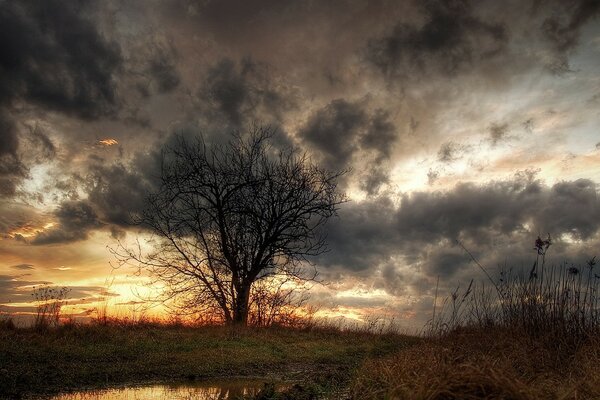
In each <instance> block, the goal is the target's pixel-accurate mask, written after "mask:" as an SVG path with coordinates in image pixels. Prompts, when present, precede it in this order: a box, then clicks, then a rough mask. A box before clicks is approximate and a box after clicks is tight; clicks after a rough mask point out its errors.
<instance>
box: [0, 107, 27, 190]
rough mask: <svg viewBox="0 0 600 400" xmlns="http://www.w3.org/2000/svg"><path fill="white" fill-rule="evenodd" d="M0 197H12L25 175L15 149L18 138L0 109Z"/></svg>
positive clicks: (9, 120) (12, 125) (13, 126)
mask: <svg viewBox="0 0 600 400" xmlns="http://www.w3.org/2000/svg"><path fill="white" fill-rule="evenodd" d="M0 138H1V139H2V140H0V198H2V197H12V196H14V195H15V193H16V191H17V186H18V184H19V183H20V182H21V181H22V180H23V179H24V178H25V177H26V176H27V174H28V169H27V168H26V167H25V165H24V164H23V162H22V160H21V158H20V156H19V154H18V152H17V150H18V148H19V138H18V136H17V131H16V128H15V124H14V122H13V121H12V119H11V118H10V117H9V116H8V115H7V114H6V113H5V112H4V111H3V110H2V109H0Z"/></svg>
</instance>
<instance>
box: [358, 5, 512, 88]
mask: <svg viewBox="0 0 600 400" xmlns="http://www.w3.org/2000/svg"><path fill="white" fill-rule="evenodd" d="M421 4H422V5H421V8H422V10H421V11H422V14H423V22H421V23H420V24H419V23H416V24H415V23H406V22H400V23H398V24H397V25H396V26H395V28H394V29H393V31H392V32H391V33H390V34H389V35H388V36H385V37H382V38H377V39H372V40H370V41H369V43H368V47H367V59H368V60H369V61H370V62H371V63H372V64H373V65H375V66H376V67H377V68H378V69H379V70H381V72H382V73H383V74H385V76H387V77H402V78H408V77H411V78H414V77H417V76H421V75H423V74H424V73H441V74H443V75H446V76H454V75H456V74H458V73H461V72H463V71H464V70H466V69H468V68H471V67H473V66H474V65H476V64H479V63H481V62H483V61H490V60H493V59H494V58H495V57H496V56H498V55H500V54H502V53H503V52H504V51H505V50H506V46H507V42H508V34H507V32H506V29H505V27H504V26H503V25H502V24H500V23H495V22H488V21H484V20H482V19H480V18H479V17H477V16H476V15H475V13H474V11H473V6H472V4H471V2H470V1H452V2H448V1H427V2H424V3H421Z"/></svg>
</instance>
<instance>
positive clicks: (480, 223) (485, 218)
mask: <svg viewBox="0 0 600 400" xmlns="http://www.w3.org/2000/svg"><path fill="white" fill-rule="evenodd" d="M599 231H600V200H599V198H598V193H597V188H596V184H594V183H593V182H591V181H589V180H585V179H580V180H576V181H566V182H560V183H557V184H555V185H553V186H547V185H545V184H543V183H542V182H540V181H538V180H535V179H533V177H532V176H526V175H520V176H518V177H516V178H515V179H511V180H506V181H496V182H489V183H487V184H485V185H475V184H471V183H461V184H458V185H457V186H456V187H455V188H453V189H451V190H449V191H447V192H415V193H412V194H410V195H405V196H404V197H403V198H402V201H401V204H400V206H399V207H395V206H394V205H393V203H392V202H391V201H390V200H386V199H385V198H378V199H377V200H376V201H374V200H370V201H363V202H360V203H355V204H349V205H347V206H345V207H344V208H342V209H341V210H340V219H339V220H336V221H334V222H333V223H332V224H331V226H330V228H329V236H328V238H329V242H330V244H331V248H332V250H331V252H329V253H327V254H326V255H324V256H323V257H322V259H320V260H319V263H320V264H322V265H324V266H330V267H333V266H337V267H341V268H346V269H348V270H353V271H357V272H359V271H362V272H360V273H365V272H366V271H368V270H371V271H373V268H374V267H375V266H377V265H380V264H381V263H388V262H389V260H390V259H392V258H393V257H401V260H402V261H401V262H403V263H406V265H422V270H423V272H425V273H426V274H435V275H438V274H439V275H443V276H448V277H450V276H451V275H453V274H455V273H458V272H459V271H461V270H462V269H464V267H465V265H466V264H465V263H466V262H467V261H468V260H467V259H466V258H465V257H463V256H464V254H462V253H461V250H460V249H457V248H455V247H454V243H455V241H456V240H460V241H462V242H463V243H466V244H467V245H468V246H469V248H470V250H471V251H472V252H473V253H474V254H477V255H478V256H483V257H486V254H487V253H488V252H494V254H495V252H496V251H497V248H496V247H495V244H498V245H499V246H501V247H502V251H501V252H500V253H501V254H495V255H494V258H490V259H489V261H490V262H491V263H492V265H495V264H496V263H498V262H500V261H502V260H501V257H503V256H506V255H508V254H510V255H511V256H510V258H509V260H508V261H509V262H511V263H512V262H515V263H517V264H521V263H523V265H524V264H527V263H528V262H529V261H527V260H531V249H532V246H533V240H534V239H535V237H536V236H537V235H538V234H541V233H546V232H550V234H551V235H552V236H553V237H555V238H556V241H557V245H556V246H555V247H554V248H555V249H557V248H559V247H561V246H562V250H561V254H565V255H567V254H568V255H570V256H573V254H574V253H573V252H571V251H570V250H569V249H570V248H576V245H573V246H571V247H570V245H569V243H568V242H565V241H563V240H562V239H561V237H562V235H565V234H567V235H570V236H571V237H574V238H576V239H580V240H582V241H583V242H586V241H588V240H593V238H594V237H596V235H597V234H598V232H599ZM505 249H509V250H506V251H505ZM512 255H514V257H512ZM490 257H491V256H490ZM575 258H577V259H579V258H581V257H575ZM575 258H573V259H575Z"/></svg>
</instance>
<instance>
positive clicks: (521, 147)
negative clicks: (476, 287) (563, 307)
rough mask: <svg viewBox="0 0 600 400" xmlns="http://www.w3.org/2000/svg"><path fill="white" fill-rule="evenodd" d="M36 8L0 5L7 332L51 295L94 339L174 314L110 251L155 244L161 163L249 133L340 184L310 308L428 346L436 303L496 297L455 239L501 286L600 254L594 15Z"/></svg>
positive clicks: (0, 192) (598, 57)
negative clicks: (41, 292) (114, 320)
mask: <svg viewBox="0 0 600 400" xmlns="http://www.w3.org/2000/svg"><path fill="white" fill-rule="evenodd" d="M44 3H45V2H43V1H41V2H25V3H23V4H20V2H0V7H3V8H6V10H7V11H6V15H7V16H9V17H6V18H8V19H7V21H17V22H18V24H17V23H16V22H15V25H14V27H13V28H14V29H13V28H11V29H13V30H14V32H13V31H11V32H13V33H12V34H14V35H15V36H14V38H21V37H22V38H23V40H22V41H21V40H16V39H14V38H13V39H11V40H14V41H15V45H14V49H13V48H12V47H11V52H13V53H10V54H11V55H10V60H11V61H10V62H11V63H13V64H14V65H13V64H10V68H8V67H7V68H3V66H4V64H2V65H0V67H2V68H0V70H1V71H3V72H2V74H1V76H0V88H2V89H1V90H2V91H3V92H2V93H1V96H0V129H2V132H0V134H1V135H2V136H1V143H0V313H1V314H3V315H9V314H10V315H14V316H20V317H23V319H26V317H27V316H29V317H30V316H31V315H33V314H34V313H35V310H36V308H35V307H36V304H35V302H34V301H33V300H32V293H33V287H34V286H36V287H39V286H40V285H42V286H47V287H50V288H59V287H63V286H64V287H68V288H69V289H70V290H69V292H68V294H67V296H66V298H65V299H63V300H64V301H65V305H64V309H63V311H64V312H65V313H67V314H72V316H73V317H74V318H79V319H81V320H82V321H85V320H88V319H89V318H91V317H94V316H97V315H98V313H99V312H108V313H110V314H114V315H120V316H124V317H125V316H128V315H130V316H137V317H139V316H140V315H142V314H143V315H151V316H156V317H160V318H165V319H168V318H172V317H174V316H175V312H174V311H173V310H172V309H171V308H169V307H168V305H165V304H160V302H158V301H157V302H153V300H152V299H157V298H158V297H160V294H161V293H164V288H165V287H166V286H165V285H164V283H161V282H160V280H159V279H156V277H155V276H152V275H151V274H150V272H149V271H148V269H141V270H139V269H137V268H136V267H139V265H132V264H135V263H129V264H128V263H120V262H119V259H118V254H117V253H118V252H119V251H120V250H122V248H127V249H129V250H133V251H139V252H141V253H143V254H146V255H147V254H151V253H152V251H153V250H154V249H155V248H156V245H157V237H156V235H153V234H152V232H151V230H150V229H149V228H148V226H145V225H143V224H139V223H138V222H139V219H138V218H139V217H140V215H142V213H143V211H144V210H146V208H145V207H147V204H148V202H147V199H148V195H149V193H153V192H156V190H157V188H158V187H159V186H160V184H161V182H162V181H161V166H162V164H161V161H162V159H161V156H162V154H163V152H164V151H165V149H169V148H172V147H173V146H174V145H175V144H176V143H177V141H178V140H180V139H181V138H183V139H185V140H188V141H193V138H197V137H199V135H202V137H203V140H204V141H203V143H204V144H205V145H206V146H208V147H207V148H213V147H211V146H214V147H215V148H217V147H218V146H223V145H225V144H226V143H227V142H228V141H230V140H231V139H232V138H234V134H235V133H236V132H242V133H243V132H247V131H248V129H249V128H251V127H254V126H268V127H271V128H272V129H273V130H274V132H275V133H274V135H273V137H272V138H271V139H272V151H273V154H276V153H277V151H278V150H280V149H283V148H287V147H292V148H297V149H298V150H299V151H300V152H301V153H303V154H306V155H307V159H308V160H310V161H311V162H314V163H315V164H318V165H319V166H320V167H322V168H323V169H325V170H328V171H345V173H344V174H343V175H342V176H341V177H340V178H339V182H337V189H338V190H339V192H340V193H341V192H343V193H345V194H346V196H347V198H348V201H347V202H344V203H343V204H340V205H339V210H338V212H337V215H336V216H335V217H332V218H331V219H330V220H329V221H328V222H327V224H326V225H325V228H324V229H325V232H326V237H327V246H328V247H327V248H328V250H329V251H327V252H323V253H320V254H318V255H317V256H314V257H313V256H308V257H307V260H303V262H302V263H299V265H300V264H301V267H302V268H303V270H302V271H303V272H306V271H308V272H309V273H311V272H312V271H313V269H312V267H314V268H315V270H316V271H318V276H317V279H316V282H313V283H314V285H313V286H310V289H308V290H307V293H308V294H309V295H310V296H309V299H308V300H307V301H306V302H305V304H303V306H302V307H304V308H302V311H301V312H306V313H308V311H307V310H309V309H310V310H313V311H314V310H318V311H314V313H315V315H317V316H319V317H322V318H327V319H333V320H336V319H337V320H344V321H350V322H352V323H354V322H357V321H358V322H360V323H365V322H366V321H367V319H368V318H373V317H375V316H381V317H382V318H385V319H395V320H396V321H398V323H400V324H404V325H405V326H407V327H410V328H411V329H413V328H414V329H419V328H420V327H422V326H423V325H424V323H426V322H427V321H428V320H429V319H430V317H431V314H432V306H433V303H434V297H435V293H436V287H437V286H436V285H439V287H437V290H438V292H439V296H441V297H442V298H445V297H446V296H448V295H450V293H452V290H454V289H455V288H456V287H457V286H458V285H463V286H464V285H465V282H469V281H470V280H471V279H475V281H478V280H481V279H487V278H486V277H485V276H484V274H483V273H482V271H481V269H480V268H478V267H477V265H476V264H475V263H474V262H473V260H472V258H471V257H470V256H469V255H468V254H466V253H465V251H464V250H463V248H461V247H459V246H458V245H457V243H458V242H460V243H461V244H462V245H464V246H465V248H466V249H468V250H469V251H470V252H471V253H472V254H473V255H474V257H475V258H476V259H477V260H478V262H480V263H481V264H482V265H484V266H486V267H489V269H490V271H492V273H493V274H496V275H497V273H498V270H499V268H500V267H499V266H500V265H508V264H510V265H514V266H515V268H517V267H518V268H521V267H522V266H528V265H531V263H532V262H533V260H535V257H536V253H535V252H534V251H533V247H532V246H533V243H534V241H535V239H536V238H537V237H538V235H540V236H543V237H545V235H547V234H550V235H551V237H552V238H553V240H554V242H553V245H552V247H551V250H550V251H549V254H548V260H549V261H548V262H549V263H550V262H557V263H560V262H564V261H565V260H568V261H569V262H572V263H575V264H577V263H584V262H585V260H586V259H589V258H591V257H593V256H594V255H598V256H600V254H597V253H598V250H599V249H600V247H599V246H600V200H599V196H598V190H599V187H598V183H600V134H599V132H600V118H599V117H600V113H599V111H598V110H599V109H600V75H599V73H598V71H600V24H599V22H598V11H597V8H596V9H594V10H595V11H593V12H592V11H590V12H582V11H581V10H579V8H578V7H579V3H578V2H560V1H553V2H538V1H533V0H532V1H529V2H525V3H522V2H508V3H509V5H498V4H497V3H495V2H469V1H464V2H463V1H458V2H437V1H433V2H420V1H408V2H385V1H353V2H348V3H344V10H343V12H342V10H341V8H340V6H336V5H334V4H333V3H330V2H327V1H324V2H300V3H293V2H289V1H281V2H266V3H264V4H263V3H261V2H259V3H260V5H256V6H251V5H250V4H244V5H243V6H242V5H239V4H236V5H235V6H231V7H229V6H227V7H225V6H222V5H220V4H219V3H220V2H218V1H203V2H194V1H189V2H187V1H185V2H171V1H158V2H151V6H148V4H147V3H146V2H141V1H132V2H125V3H123V4H121V3H119V2H117V3H118V4H119V5H118V6H117V5H116V4H117V3H115V4H113V3H112V2H92V3H94V5H93V6H92V5H91V4H88V2H83V3H81V4H79V2H72V3H71V2H67V3H65V4H61V7H56V8H57V10H55V9H54V8H55V7H48V8H44V7H43V4H44ZM542 3H543V4H542ZM567 3H568V4H567ZM52 4H54V3H52ZM581 4H583V3H581ZM586 4H587V3H586ZM581 7H583V6H581ZM60 8H64V9H63V10H62V11H60V10H58V9H60ZM580 11H581V12H580ZM2 15H5V14H2ZM584 15H585V17H584ZM38 19H39V21H38ZM67 27H68V29H69V34H68V35H66V34H64V32H63V31H62V29H67ZM232 27H235V29H234V28H232ZM71 29H72V30H73V31H71ZM69 38H70V39H69ZM73 38H77V44H76V45H75V44H73V43H72V42H71V40H73ZM20 42H22V43H20ZM33 53H39V54H33ZM7 54H8V53H7ZM176 135H179V136H176ZM242 175H243V174H242ZM164 211H169V210H164ZM155 233H156V232H155ZM120 246H122V247H120ZM190 247H193V245H191V244H190ZM496 275H494V276H496ZM307 287H308V286H307ZM289 288H291V286H284V289H289ZM302 288H306V287H304V286H302ZM99 310H101V311H99ZM107 310H108V311H107Z"/></svg>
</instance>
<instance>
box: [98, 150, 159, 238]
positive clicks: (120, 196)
mask: <svg viewBox="0 0 600 400" xmlns="http://www.w3.org/2000/svg"><path fill="white" fill-rule="evenodd" d="M159 179H160V158H159V154H158V153H154V152H153V153H148V154H138V155H137V156H136V158H135V159H134V160H133V162H132V163H131V164H129V165H125V164H123V163H115V164H112V165H103V164H93V165H92V166H91V168H90V175H89V176H88V179H87V180H88V183H87V194H88V200H89V201H90V203H91V204H93V206H94V209H95V210H96V211H97V212H98V213H99V214H100V215H101V217H102V220H103V221H104V222H106V223H110V224H114V225H116V226H120V227H126V226H128V225H131V224H132V223H133V219H134V218H135V216H136V215H137V214H138V213H139V212H140V211H141V210H142V209H143V207H144V204H145V203H144V202H145V200H146V195H147V193H148V192H149V190H151V189H152V188H153V184H154V183H157V182H158V180H159Z"/></svg>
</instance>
